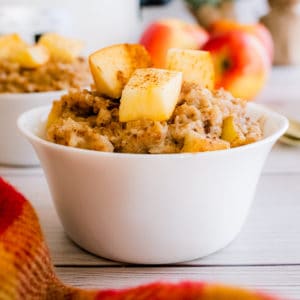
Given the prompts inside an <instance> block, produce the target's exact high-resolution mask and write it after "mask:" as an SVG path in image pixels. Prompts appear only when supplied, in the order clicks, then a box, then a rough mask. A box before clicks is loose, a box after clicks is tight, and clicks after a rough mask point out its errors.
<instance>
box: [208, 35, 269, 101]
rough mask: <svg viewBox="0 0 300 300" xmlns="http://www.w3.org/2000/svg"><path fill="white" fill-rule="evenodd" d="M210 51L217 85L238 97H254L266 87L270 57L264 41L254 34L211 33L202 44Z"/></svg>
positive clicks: (247, 98)
mask: <svg viewBox="0 0 300 300" xmlns="http://www.w3.org/2000/svg"><path fill="white" fill-rule="evenodd" d="M203 50H206V51H210V53H211V55H212V58H213V62H214V68H215V86H216V88H221V87H223V88H224V89H226V90H228V91H230V92H231V93H232V94H233V95H234V96H235V97H238V98H243V99H246V100H252V99H253V98H254V97H255V96H256V95H257V94H258V93H259V92H260V90H261V89H262V88H263V86H264V85H265V83H266V80H267V78H268V74H269V71H270V61H269V57H268V54H267V52H266V51H265V48H264V47H263V45H262V44H261V42H260V41H259V40H258V39H257V38H256V37H254V36H253V35H252V34H249V33H246V32H242V31H231V32H227V33H224V34H221V35H217V36H214V37H212V38H211V39H210V40H209V41H208V42H207V43H206V44H205V45H204V47H203Z"/></svg>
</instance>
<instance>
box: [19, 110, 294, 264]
mask: <svg viewBox="0 0 300 300" xmlns="http://www.w3.org/2000/svg"><path fill="white" fill-rule="evenodd" d="M48 111H49V108H47V107H46V108H45V107H44V108H38V109H34V110H31V111H29V112H26V113H24V114H23V115H22V116H21V117H20V118H19V120H18V126H19V128H20V130H21V131H22V133H23V134H24V135H25V136H26V137H27V138H28V140H29V141H30V142H31V143H32V144H33V146H34V148H35V150H36V152H37V154H38V156H39V158H40V161H41V165H42V167H43V169H44V171H45V174H46V177H47V180H48V184H49V187H50V191H51V194H52V198H53V200H54V203H55V207H56V210H57V213H58V215H59V217H60V219H61V222H62V224H63V226H64V229H65V231H66V232H67V234H68V235H69V236H70V238H71V239H73V240H74V241H75V242H76V243H77V244H79V245H80V246H81V247H82V248H84V249H86V250H88V251H90V252H92V253H94V254H97V255H100V256H102V257H106V258H109V259H112V260H117V261H123V262H129V263H139V264H165V263H175V262H181V261H187V260H192V259H196V258H199V257H202V256H205V255H208V254H210V253H212V252H215V251H217V250H219V249H221V248H223V247H225V246H226V245H227V244H228V243H230V242H231V241H232V240H233V239H234V238H235V237H236V236H237V234H238V233H239V232H240V230H241V228H242V225H243V224H244V222H245V219H246V216H247V215H248V212H249V207H250V205H251V202H252V200H253V197H254V194H255V189H256V184H257V182H258V179H259V176H260V173H261V170H262V167H263V164H264V162H265V159H266V157H267V155H268V153H269V151H270V149H271V147H272V145H273V144H274V143H275V141H276V140H277V139H278V138H279V137H280V136H281V135H282V134H283V133H284V131H285V130H286V129H287V127H288V121H287V120H286V118H284V117H282V116H280V115H278V114H277V113H273V112H270V111H267V110H265V109H264V108H261V107H259V106H257V105H253V104H252V105H249V113H250V114H254V115H261V116H262V115H263V116H265V117H266V122H265V127H264V132H265V137H264V139H263V140H261V141H259V142H256V143H253V144H250V145H246V146H242V147H239V148H234V149H230V150H222V151H216V152H206V153H196V154H187V153H185V154H160V155H156V154H152V155H151V154H146V155H144V154H119V153H106V152H97V151H91V150H82V149H77V148H71V147H66V146H62V145H57V144H54V143H50V142H47V141H46V140H44V139H43V138H41V137H42V136H43V134H44V126H45V120H46V117H47V114H48Z"/></svg>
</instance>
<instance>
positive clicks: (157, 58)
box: [140, 19, 209, 68]
mask: <svg viewBox="0 0 300 300" xmlns="http://www.w3.org/2000/svg"><path fill="white" fill-rule="evenodd" d="M208 38H209V35H208V33H207V32H206V30H204V29H203V28H202V27H201V26H199V25H197V24H191V23H187V22H184V21H181V20H178V19H165V20H159V21H156V22H154V23H152V24H150V25H149V26H148V27H147V28H146V30H145V31H144V32H143V33H142V36H141V38H140V44H142V45H143V46H144V47H145V48H146V49H147V50H148V52H149V53H150V55H151V57H152V61H153V64H154V67H157V68H164V67H165V66H166V55H167V52H168V50H169V49H170V48H182V49H195V50H196V49H200V48H201V47H202V46H203V45H204V44H205V43H206V42H207V40H208Z"/></svg>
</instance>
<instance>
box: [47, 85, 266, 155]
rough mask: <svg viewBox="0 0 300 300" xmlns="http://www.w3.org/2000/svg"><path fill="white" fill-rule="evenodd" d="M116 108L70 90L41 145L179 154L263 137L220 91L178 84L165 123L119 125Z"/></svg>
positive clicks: (239, 104) (257, 124) (242, 107)
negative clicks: (176, 97) (178, 90)
mask: <svg viewBox="0 0 300 300" xmlns="http://www.w3.org/2000/svg"><path fill="white" fill-rule="evenodd" d="M119 106H120V101H119V100H118V99H110V98H107V97H103V96H101V95H100V94H99V92H95V91H93V92H90V91H87V90H83V91H71V92H70V93H69V94H67V95H64V96H62V98H61V99H60V100H59V101H56V102H55V103H54V105H53V107H52V111H51V113H50V115H49V120H48V126H47V133H46V134H47V140H49V141H51V142H54V143H57V144H61V145H66V146H71V147H77V148H82V149H92V150H99V151H107V152H121V153H180V152H199V151H211V150H219V149H228V148H231V147H237V146H242V145H245V144H249V143H252V142H255V141H257V140H260V139H261V138H262V136H263V132H262V126H261V120H255V119H252V118H250V117H249V116H247V114H246V101H243V100H240V99H236V98H234V97H233V96H231V94H230V93H227V92H225V91H224V90H217V91H210V90H208V89H206V88H202V87H200V86H198V85H195V84H188V83H184V84H183V86H182V89H181V94H180V97H179V100H178V102H177V105H176V107H175V109H174V111H173V114H172V116H171V118H169V119H168V120H166V121H153V120H149V119H140V120H135V121H129V122H120V121H119ZM195 145H197V147H198V148H197V149H196V150H195V151H193V149H194V147H195Z"/></svg>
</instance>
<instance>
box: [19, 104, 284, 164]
mask: <svg viewBox="0 0 300 300" xmlns="http://www.w3.org/2000/svg"><path fill="white" fill-rule="evenodd" d="M247 105H248V106H249V108H250V109H252V110H254V111H260V112H262V113H264V114H265V115H267V116H268V117H269V118H273V119H277V123H278V124H279V125H281V126H280V128H279V129H278V130H276V131H275V132H274V133H272V134H271V135H269V136H267V137H264V138H263V139H261V140H259V141H256V142H254V143H251V144H247V145H243V146H239V147H235V148H230V149H224V150H217V151H207V152H193V153H188V152H184V153H160V154H145V153H118V152H105V151H97V150H89V149H81V148H75V147H70V146H65V145H60V144H55V143H53V142H49V141H47V140H45V139H43V138H41V137H39V136H38V135H37V134H35V133H33V132H32V130H29V129H28V128H26V126H25V125H24V123H25V121H26V120H27V119H28V116H30V115H32V114H35V113H39V115H41V114H43V113H45V112H47V111H50V108H51V105H44V106H40V107H36V108H33V109H31V110H28V111H26V112H24V113H22V114H21V115H20V116H19V117H18V120H17V126H18V129H19V131H20V132H21V133H22V134H23V135H24V136H25V137H26V138H27V139H28V140H29V141H34V142H36V143H38V144H41V145H43V146H45V147H47V148H51V149H54V150H60V151H67V152H71V153H73V152H75V153H80V154H82V155H91V156H101V157H111V158H121V157H124V158H129V157H130V158H143V159H145V158H147V159H153V158H154V159H158V158H164V159H166V158H185V157H195V156H197V157H206V156H215V155H217V156H218V155H222V154H226V153H234V152H240V151H243V150H247V149H253V148H257V147H258V146H262V145H265V144H268V143H272V142H275V141H276V140H278V139H279V138H280V136H282V135H283V134H284V132H285V131H286V130H287V128H288V126H289V121H288V119H287V118H286V117H285V116H283V115H281V114H279V113H277V112H274V111H272V110H270V109H269V108H267V107H265V106H263V105H259V104H256V103H247Z"/></svg>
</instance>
